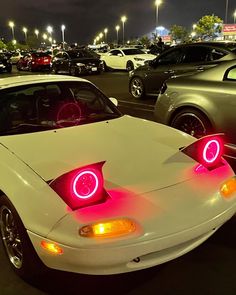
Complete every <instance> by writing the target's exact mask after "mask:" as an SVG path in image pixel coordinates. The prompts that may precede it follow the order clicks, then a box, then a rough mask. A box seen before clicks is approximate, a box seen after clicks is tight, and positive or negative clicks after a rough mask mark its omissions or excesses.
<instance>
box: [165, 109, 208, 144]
mask: <svg viewBox="0 0 236 295" xmlns="http://www.w3.org/2000/svg"><path fill="white" fill-rule="evenodd" d="M170 125H171V126H172V127H174V128H176V129H179V130H181V131H183V132H186V133H188V134H190V135H192V136H194V137H196V138H200V137H202V136H205V135H208V134H210V133H212V132H213V130H212V126H211V123H210V121H209V120H208V118H207V117H206V116H205V115H204V114H203V113H202V112H200V111H198V110H195V109H183V110H181V111H180V112H179V113H177V114H175V116H174V117H173V119H172V120H171V124H170Z"/></svg>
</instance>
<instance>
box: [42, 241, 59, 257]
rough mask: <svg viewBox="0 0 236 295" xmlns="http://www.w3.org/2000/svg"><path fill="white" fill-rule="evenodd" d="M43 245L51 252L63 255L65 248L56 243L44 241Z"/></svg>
mask: <svg viewBox="0 0 236 295" xmlns="http://www.w3.org/2000/svg"><path fill="white" fill-rule="evenodd" d="M41 246H42V248H43V249H45V250H47V251H48V252H50V253H51V254H55V255H61V254H63V250H62V248H61V247H59V246H58V245H57V244H56V243H52V242H46V241H42V242H41Z"/></svg>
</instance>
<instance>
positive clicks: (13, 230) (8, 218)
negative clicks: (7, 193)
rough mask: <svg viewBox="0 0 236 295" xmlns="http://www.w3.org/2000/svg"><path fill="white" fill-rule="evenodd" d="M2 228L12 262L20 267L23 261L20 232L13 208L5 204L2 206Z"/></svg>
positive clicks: (0, 210)
mask: <svg viewBox="0 0 236 295" xmlns="http://www.w3.org/2000/svg"><path fill="white" fill-rule="evenodd" d="M0 230H1V235H2V240H3V244H4V246H5V249H6V252H7V255H8V257H9V260H10V262H11V263H12V264H13V266H14V267H15V268H17V269H20V268H21V266H22V262H23V250H22V242H21V239H20V234H19V232H18V229H17V226H16V223H15V220H14V216H13V214H12V212H11V210H10V209H9V208H8V207H7V206H5V205H3V206H2V207H1V208H0Z"/></svg>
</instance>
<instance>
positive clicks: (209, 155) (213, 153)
mask: <svg viewBox="0 0 236 295" xmlns="http://www.w3.org/2000/svg"><path fill="white" fill-rule="evenodd" d="M220 150H221V147H220V143H219V141H218V140H216V139H212V140H210V141H209V142H207V144H206V145H205V147H204V149H203V160H204V161H205V162H206V163H208V164H211V163H214V162H215V161H216V160H217V158H218V157H219V155H220Z"/></svg>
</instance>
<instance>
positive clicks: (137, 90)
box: [130, 77, 144, 98]
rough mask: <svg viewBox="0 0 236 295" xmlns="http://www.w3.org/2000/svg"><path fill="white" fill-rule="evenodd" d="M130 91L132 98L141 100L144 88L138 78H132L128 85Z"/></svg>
mask: <svg viewBox="0 0 236 295" xmlns="http://www.w3.org/2000/svg"><path fill="white" fill-rule="evenodd" d="M130 91H131V94H132V95H133V97H135V98H141V97H143V95H144V86H143V82H142V81H141V79H140V78H137V77H136V78H133V80H132V81H131V85H130Z"/></svg>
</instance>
